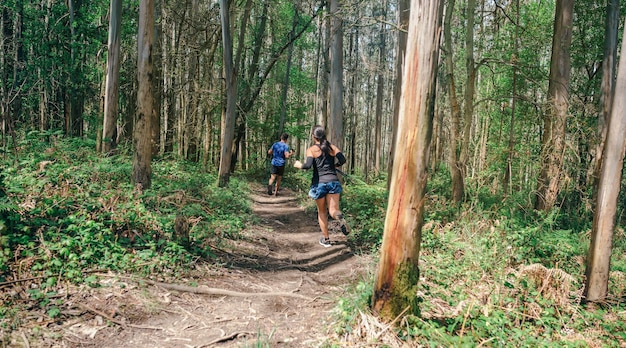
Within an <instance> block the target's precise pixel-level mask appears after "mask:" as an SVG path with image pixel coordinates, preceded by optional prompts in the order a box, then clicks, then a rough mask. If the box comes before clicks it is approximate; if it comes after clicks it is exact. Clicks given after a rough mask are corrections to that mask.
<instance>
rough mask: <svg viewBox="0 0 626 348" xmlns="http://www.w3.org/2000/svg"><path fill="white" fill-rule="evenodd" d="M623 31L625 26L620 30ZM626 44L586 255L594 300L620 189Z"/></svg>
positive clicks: (606, 265) (625, 140)
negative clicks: (589, 243)
mask: <svg viewBox="0 0 626 348" xmlns="http://www.w3.org/2000/svg"><path fill="white" fill-rule="evenodd" d="M624 34H626V28H625V29H624ZM625 53H626V45H625V44H624V42H622V48H621V55H620V61H619V70H618V73H617V81H616V83H615V96H614V98H612V99H613V100H612V107H611V114H610V118H609V119H608V124H607V137H606V145H605V146H604V153H603V160H602V166H601V169H600V178H599V184H598V190H597V191H598V193H597V199H596V212H595V214H594V217H593V226H592V229H591V245H590V247H589V253H588V255H587V267H586V271H585V275H586V283H585V290H584V293H583V297H584V299H585V300H586V301H591V302H598V301H603V300H604V299H605V298H606V295H607V292H608V281H609V272H610V263H611V249H612V240H613V231H614V229H615V218H616V212H617V199H618V196H619V192H620V186H621V180H622V169H623V165H624V152H625V149H626V54H625Z"/></svg>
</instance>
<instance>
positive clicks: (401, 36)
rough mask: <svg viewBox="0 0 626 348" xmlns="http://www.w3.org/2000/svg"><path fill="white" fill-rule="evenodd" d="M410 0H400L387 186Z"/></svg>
mask: <svg viewBox="0 0 626 348" xmlns="http://www.w3.org/2000/svg"><path fill="white" fill-rule="evenodd" d="M409 6H410V1H409V0H399V1H398V28H399V30H398V48H397V51H396V67H395V69H396V79H395V83H394V85H393V120H392V126H391V132H392V136H391V146H390V149H389V164H388V167H387V171H388V175H387V188H389V186H390V185H391V176H392V174H393V158H394V153H395V149H396V139H397V137H398V113H399V112H400V91H401V88H402V73H403V67H404V54H405V52H406V37H407V29H408V28H409Z"/></svg>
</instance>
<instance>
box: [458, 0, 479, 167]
mask: <svg viewBox="0 0 626 348" xmlns="http://www.w3.org/2000/svg"><path fill="white" fill-rule="evenodd" d="M475 12H476V0H468V1H467V21H466V24H465V70H466V77H465V94H464V100H465V103H464V104H463V143H462V144H461V153H460V155H459V162H460V165H461V174H462V175H463V179H465V178H467V176H468V173H467V165H468V162H469V151H470V139H471V132H472V123H473V122H472V120H473V117H474V94H475V90H476V66H475V63H474V61H475V60H474V17H475Z"/></svg>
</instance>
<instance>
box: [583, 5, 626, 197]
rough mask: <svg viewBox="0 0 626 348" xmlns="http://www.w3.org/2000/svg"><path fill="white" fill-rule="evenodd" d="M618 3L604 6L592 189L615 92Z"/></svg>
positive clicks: (598, 170) (600, 158)
mask: <svg viewBox="0 0 626 348" xmlns="http://www.w3.org/2000/svg"><path fill="white" fill-rule="evenodd" d="M619 2H620V0H609V1H608V4H607V6H606V25H605V32H604V33H605V35H604V59H603V61H602V82H601V85H600V91H601V94H600V105H601V107H602V112H601V113H600V114H599V115H598V133H597V145H596V150H595V154H596V155H595V157H594V160H593V165H592V166H591V169H592V170H593V173H592V175H593V180H587V182H593V183H594V185H593V187H596V188H597V187H598V178H599V177H600V167H601V165H602V153H603V150H604V141H605V140H606V133H607V129H608V120H609V116H610V115H611V102H612V100H613V93H614V90H615V68H616V64H617V37H618V35H617V34H618V30H619Z"/></svg>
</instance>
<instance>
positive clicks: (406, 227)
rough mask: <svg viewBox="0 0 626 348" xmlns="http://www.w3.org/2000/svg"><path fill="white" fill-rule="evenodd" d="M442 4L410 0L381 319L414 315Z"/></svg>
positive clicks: (378, 295)
mask: <svg viewBox="0 0 626 348" xmlns="http://www.w3.org/2000/svg"><path fill="white" fill-rule="evenodd" d="M441 12H442V7H441V2H440V1H439V0H431V1H413V2H412V3H411V19H410V21H409V32H408V41H407V53H406V65H405V67H404V78H405V79H404V81H403V83H402V97H401V100H400V112H399V119H398V122H399V128H398V141H397V144H396V145H397V147H396V152H395V159H394V169H393V178H392V179H391V187H390V190H389V204H388V205H387V214H386V219H385V228H384V234H383V242H382V246H381V252H380V262H379V266H378V272H377V274H376V278H375V284H374V294H373V298H372V309H373V310H374V312H375V313H378V314H379V315H380V316H382V317H384V318H385V319H394V318H397V317H399V316H401V315H402V314H403V313H405V312H406V311H407V310H408V311H409V313H411V314H417V313H418V297H417V295H416V293H417V283H418V281H419V269H418V260H419V252H420V243H421V238H422V224H423V216H424V198H425V195H426V181H427V176H428V157H429V153H430V149H429V147H430V140H431V136H432V120H433V111H434V106H435V90H436V89H435V81H436V76H437V65H438V60H439V36H440V32H441Z"/></svg>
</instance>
